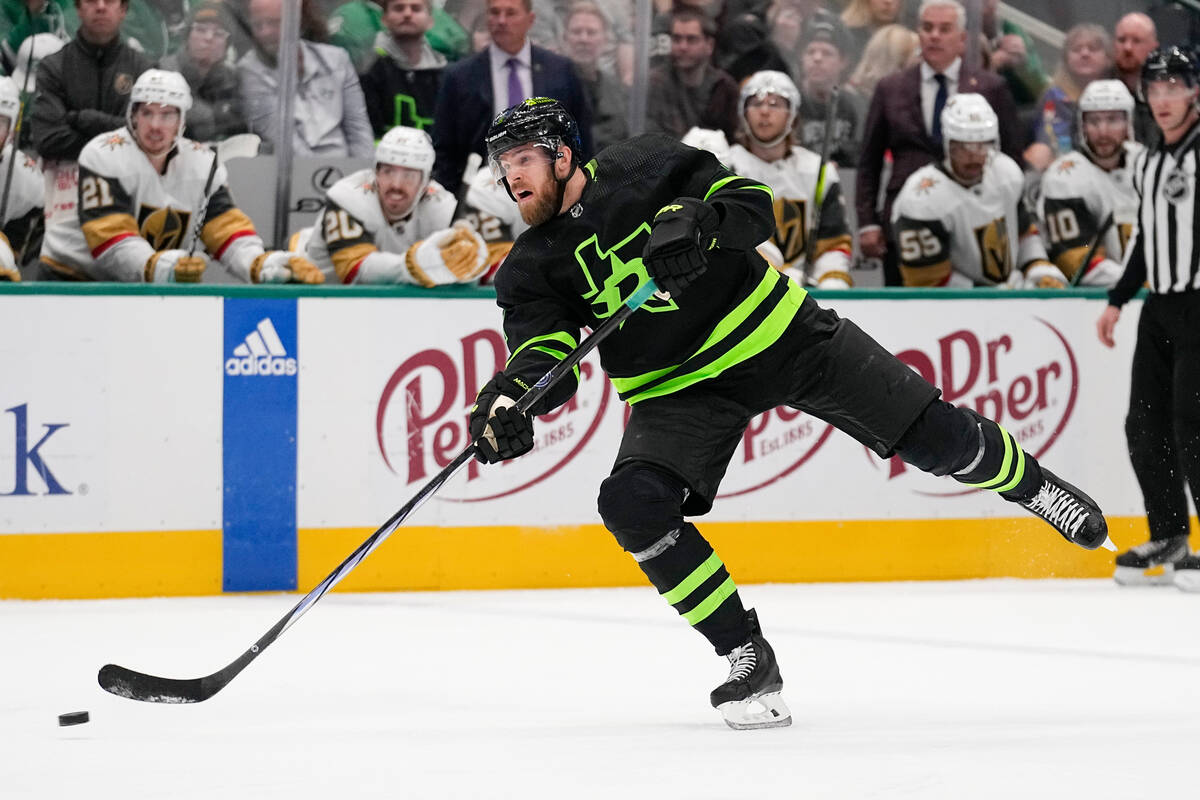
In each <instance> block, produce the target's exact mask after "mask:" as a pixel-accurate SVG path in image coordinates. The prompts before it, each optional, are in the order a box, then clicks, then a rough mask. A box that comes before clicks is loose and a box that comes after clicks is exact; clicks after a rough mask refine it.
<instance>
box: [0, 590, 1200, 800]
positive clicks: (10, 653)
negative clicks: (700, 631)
mask: <svg viewBox="0 0 1200 800" xmlns="http://www.w3.org/2000/svg"><path fill="white" fill-rule="evenodd" d="M742 594H743V597H744V598H745V600H746V601H747V604H750V605H754V606H756V607H757V608H758V610H759V614H760V617H761V619H762V622H763V626H764V629H765V631H766V633H767V635H768V637H769V639H770V641H771V642H772V644H773V645H774V647H775V649H776V652H777V653H778V655H779V659H780V664H781V667H782V670H783V675H784V680H785V690H784V691H785V697H786V698H787V700H788V701H789V703H790V705H791V708H792V712H793V717H794V723H793V725H792V727H790V728H784V729H776V730H765V731H751V732H737V731H732V730H729V729H728V728H726V727H725V725H724V724H723V723H722V722H721V720H720V717H719V716H718V714H717V713H716V712H715V711H714V710H712V709H711V708H709V706H708V692H709V690H710V689H711V688H712V687H713V686H714V685H716V684H717V683H718V682H720V680H721V679H722V678H723V677H724V674H725V668H724V667H725V662H724V660H723V659H718V658H717V657H716V656H715V655H713V654H712V652H711V651H710V650H708V649H707V645H706V644H705V643H704V642H703V640H702V639H701V638H700V637H699V636H698V635H697V634H695V633H693V632H691V631H690V630H689V629H688V627H687V625H686V624H685V623H684V622H683V621H682V620H681V619H679V618H678V617H676V616H675V615H674V613H673V612H672V611H671V610H670V609H669V608H667V607H666V606H665V605H664V604H663V603H661V601H660V600H659V599H658V598H657V597H656V596H655V594H654V592H653V591H652V590H651V589H649V588H646V589H616V590H574V591H522V592H448V593H438V594H359V595H355V594H333V595H329V596H327V597H325V598H324V599H323V600H322V601H321V602H320V603H319V604H318V605H317V606H316V607H314V608H313V609H312V610H311V611H310V612H309V613H308V614H307V615H306V616H305V617H304V618H303V619H302V620H300V621H299V622H298V623H297V624H296V626H295V627H293V628H292V629H291V630H289V631H288V632H287V633H286V634H285V635H284V636H283V637H282V638H281V639H279V640H278V641H277V642H276V643H275V644H274V645H273V646H272V647H271V648H270V650H268V651H267V652H265V653H264V654H263V655H262V656H261V657H260V658H259V659H258V660H257V661H255V662H254V663H253V664H251V665H250V667H249V668H247V670H246V671H245V672H243V673H242V674H241V675H240V676H239V677H238V678H237V679H236V680H234V681H233V683H231V684H230V685H229V686H228V687H226V688H225V690H224V691H222V692H221V693H220V694H218V695H217V696H216V697H214V698H212V699H211V700H209V701H208V702H206V703H203V704H200V705H196V706H154V705H146V704H140V703H136V702H133V701H130V700H123V699H119V698H116V697H112V696H109V695H107V694H106V693H104V692H103V691H102V690H101V689H100V688H99V687H98V686H97V685H96V677H95V676H96V671H97V669H98V668H99V667H100V666H101V665H103V664H104V663H106V662H108V661H114V662H116V663H119V664H122V665H124V666H128V667H131V668H134V669H139V670H143V671H147V672H153V673H156V674H161V675H166V676H171V677H180V678H188V677H199V676H200V675H202V674H206V673H208V672H211V671H213V670H216V669H218V668H220V667H222V666H224V665H225V664H226V663H228V662H229V661H231V660H232V659H233V658H234V657H235V656H237V655H239V654H240V653H241V652H242V651H243V650H244V649H245V648H246V647H248V646H249V645H250V643H251V642H253V641H254V640H255V639H257V638H258V637H259V636H260V635H261V634H262V633H263V632H264V631H265V630H266V629H267V628H269V627H270V626H271V625H272V624H273V623H274V622H275V621H276V620H277V619H278V618H280V617H281V616H283V614H284V613H285V612H286V611H287V610H288V609H289V608H290V607H291V606H292V605H293V604H294V603H295V602H296V600H297V599H298V597H297V596H295V595H256V596H244V597H214V598H197V599H164V600H108V601H88V602H2V603H0V643H2V647H3V651H2V652H3V656H2V657H0V677H2V679H3V685H4V693H3V697H2V698H0V798H4V800H10V799H17V798H19V799H20V800H24V798H39V799H40V798H53V799H54V800H63V799H64V798H78V799H79V800H107V798H122V799H126V798H155V799H157V798H203V799H204V800H213V799H214V798H221V799H222V800H224V799H226V798H288V800H297V799H299V798H322V799H324V798H376V797H380V798H383V797H386V798H448V797H453V798H522V799H523V800H527V799H530V798H613V797H617V798H621V800H631V799H632V798H654V800H673V799H674V798H747V800H750V799H751V798H753V799H757V798H826V797H828V798H923V799H925V798H1006V800H1011V799H1012V798H1020V800H1027V798H1042V797H1046V798H1055V799H1056V800H1065V799H1067V798H1086V800H1093V799H1094V798H1147V797H1152V796H1158V797H1172V798H1175V797H1178V798H1194V797H1200V772H1198V771H1197V769H1196V764H1197V759H1200V637H1198V636H1197V634H1196V631H1197V629H1198V625H1200V596H1195V595H1185V594H1182V593H1180V592H1178V591H1177V590H1175V589H1173V588H1163V589H1141V590H1137V589H1124V590H1122V589H1118V588H1117V587H1115V586H1113V585H1112V584H1111V582H1108V581H1029V582H1025V581H1011V580H990V581H970V582H956V583H876V584H837V585H800V586H744V587H742ZM85 709H86V710H88V711H90V712H91V716H92V721H91V723H90V724H87V725H82V726H78V727H70V728H59V727H58V726H57V715H58V714H60V713H63V712H67V711H76V710H85Z"/></svg>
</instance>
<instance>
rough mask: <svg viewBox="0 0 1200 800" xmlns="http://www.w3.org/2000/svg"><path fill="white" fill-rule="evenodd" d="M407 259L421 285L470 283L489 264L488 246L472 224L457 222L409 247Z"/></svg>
mask: <svg viewBox="0 0 1200 800" xmlns="http://www.w3.org/2000/svg"><path fill="white" fill-rule="evenodd" d="M405 259H406V261H407V262H408V271H409V272H410V273H411V274H412V276H413V278H414V279H415V280H416V282H417V283H419V284H421V285H422V286H425V287H429V286H437V285H439V284H443V283H467V282H469V281H472V280H475V279H476V278H478V277H479V276H480V274H482V273H483V271H484V270H485V269H486V268H487V265H488V248H487V244H486V243H485V242H484V241H483V239H482V238H481V237H480V236H479V234H478V233H476V232H475V230H474V229H473V228H472V227H471V226H470V224H468V223H466V222H457V223H455V224H454V226H453V227H451V228H446V229H444V230H440V231H437V232H436V233H432V234H430V235H429V236H428V237H426V238H425V239H423V240H422V241H419V242H417V243H416V244H414V245H413V246H412V247H410V248H408V252H407V253H406V254H405Z"/></svg>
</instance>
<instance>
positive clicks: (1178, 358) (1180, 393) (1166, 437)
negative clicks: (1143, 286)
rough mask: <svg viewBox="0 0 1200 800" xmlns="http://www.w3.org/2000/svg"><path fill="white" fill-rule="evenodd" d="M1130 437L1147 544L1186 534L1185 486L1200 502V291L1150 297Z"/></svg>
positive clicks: (1136, 366)
mask: <svg viewBox="0 0 1200 800" xmlns="http://www.w3.org/2000/svg"><path fill="white" fill-rule="evenodd" d="M1125 438H1126V440H1127V441H1128V443H1129V460H1130V461H1131V462H1133V471H1134V472H1135V473H1136V474H1137V479H1138V484H1139V485H1140V486H1141V489H1142V497H1143V498H1144V499H1145V504H1146V519H1147V521H1148V522H1149V524H1150V538H1151V539H1166V538H1169V537H1171V536H1179V535H1180V534H1186V533H1187V532H1188V505H1187V494H1186V490H1185V488H1184V484H1185V482H1186V484H1187V485H1188V486H1190V487H1191V491H1192V497H1193V499H1195V498H1196V497H1197V496H1198V495H1200V291H1193V292H1184V293H1181V294H1151V295H1150V297H1149V298H1147V300H1146V304H1145V306H1143V308H1142V316H1141V318H1140V319H1139V320H1138V336H1137V346H1136V348H1135V349H1134V353H1133V377H1132V386H1131V388H1130V393H1129V414H1128V416H1126V418H1125Z"/></svg>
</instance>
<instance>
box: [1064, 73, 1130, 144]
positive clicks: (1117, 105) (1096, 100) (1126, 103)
mask: <svg viewBox="0 0 1200 800" xmlns="http://www.w3.org/2000/svg"><path fill="white" fill-rule="evenodd" d="M1078 105H1079V107H1078V113H1079V118H1078V119H1077V120H1076V122H1077V123H1078V125H1077V127H1078V129H1079V146H1080V147H1081V148H1083V149H1084V150H1086V151H1088V152H1090V151H1091V148H1090V147H1088V143H1087V136H1085V135H1084V133H1083V115H1084V114H1086V113H1088V112H1089V111H1124V112H1125V138H1127V139H1128V138H1132V137H1133V95H1132V94H1130V93H1129V89H1128V88H1126V86H1125V82H1124V81H1119V80H1116V79H1106V80H1100V81H1092V82H1091V83H1089V84H1088V85H1087V87H1086V88H1084V90H1083V93H1082V94H1081V95H1079V104H1078Z"/></svg>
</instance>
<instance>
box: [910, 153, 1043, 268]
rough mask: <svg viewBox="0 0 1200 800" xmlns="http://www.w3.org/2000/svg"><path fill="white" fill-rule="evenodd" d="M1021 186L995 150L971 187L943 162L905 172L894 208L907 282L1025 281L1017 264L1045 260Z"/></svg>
mask: <svg viewBox="0 0 1200 800" xmlns="http://www.w3.org/2000/svg"><path fill="white" fill-rule="evenodd" d="M1024 184H1025V181H1024V177H1023V176H1022V174H1021V168H1020V167H1018V166H1017V164H1016V162H1015V161H1013V160H1012V159H1011V158H1009V157H1008V156H1006V155H1004V154H1003V153H999V152H997V153H994V154H993V156H992V158H991V159H989V161H988V163H987V166H985V167H984V170H983V177H982V178H981V179H980V181H979V182H978V183H976V184H975V185H973V186H963V185H962V184H961V183H959V182H958V181H956V180H955V179H954V178H953V177H951V176H950V175H949V174H948V173H947V172H946V170H945V168H944V167H943V166H942V165H941V164H940V163H937V164H929V165H927V166H924V167H922V168H921V169H919V170H917V171H916V172H914V173H913V174H912V175H911V176H909V178H908V180H907V181H905V183H904V187H903V188H902V189H901V190H900V194H899V195H898V196H897V197H896V202H895V204H894V205H893V207H892V231H893V234H894V237H895V246H896V247H897V248H898V250H899V259H900V274H901V276H902V277H903V279H904V285H905V286H950V287H963V288H969V287H972V286H999V285H1013V284H1017V285H1020V283H1023V281H1024V275H1023V274H1022V273H1020V272H1016V270H1017V268H1018V267H1020V268H1021V269H1022V270H1024V269H1025V268H1027V267H1028V266H1029V265H1030V264H1032V263H1034V262H1044V261H1045V249H1044V247H1043V246H1042V244H1041V241H1040V240H1039V239H1038V237H1037V226H1036V225H1035V224H1034V222H1033V217H1032V215H1031V214H1029V213H1028V212H1027V211H1026V209H1025V208H1024V204H1023V202H1022V196H1023V194H1024ZM1018 279H1020V280H1018Z"/></svg>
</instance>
